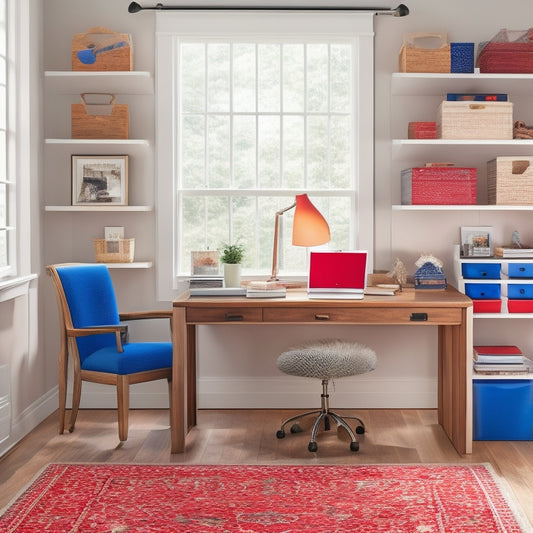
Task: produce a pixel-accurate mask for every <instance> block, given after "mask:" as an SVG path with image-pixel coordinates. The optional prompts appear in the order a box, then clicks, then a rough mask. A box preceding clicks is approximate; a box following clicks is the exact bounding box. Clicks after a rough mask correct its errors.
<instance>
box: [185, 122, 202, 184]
mask: <svg viewBox="0 0 533 533" xmlns="http://www.w3.org/2000/svg"><path fill="white" fill-rule="evenodd" d="M181 143H182V150H181V151H180V154H181V177H182V186H183V187H185V188H203V187H204V186H205V126H204V117H203V116H200V117H198V116H184V117H183V123H182V141H181Z"/></svg>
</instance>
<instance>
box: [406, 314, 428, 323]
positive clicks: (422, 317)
mask: <svg viewBox="0 0 533 533" xmlns="http://www.w3.org/2000/svg"><path fill="white" fill-rule="evenodd" d="M427 319H428V314H427V313H411V318H410V319H409V320H411V322H427Z"/></svg>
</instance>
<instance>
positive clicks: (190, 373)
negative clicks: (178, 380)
mask: <svg viewBox="0 0 533 533" xmlns="http://www.w3.org/2000/svg"><path fill="white" fill-rule="evenodd" d="M193 426H196V326H194V325H189V326H187V431H188V430H190V429H191V428H192V427H193Z"/></svg>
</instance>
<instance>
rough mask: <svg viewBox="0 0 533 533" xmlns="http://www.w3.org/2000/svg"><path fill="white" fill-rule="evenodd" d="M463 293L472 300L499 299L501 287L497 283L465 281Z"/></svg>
mask: <svg viewBox="0 0 533 533" xmlns="http://www.w3.org/2000/svg"><path fill="white" fill-rule="evenodd" d="M465 293H466V295H467V296H470V298H472V300H484V299H486V298H489V299H493V300H499V299H500V298H501V293H502V288H501V285H500V284H499V283H465Z"/></svg>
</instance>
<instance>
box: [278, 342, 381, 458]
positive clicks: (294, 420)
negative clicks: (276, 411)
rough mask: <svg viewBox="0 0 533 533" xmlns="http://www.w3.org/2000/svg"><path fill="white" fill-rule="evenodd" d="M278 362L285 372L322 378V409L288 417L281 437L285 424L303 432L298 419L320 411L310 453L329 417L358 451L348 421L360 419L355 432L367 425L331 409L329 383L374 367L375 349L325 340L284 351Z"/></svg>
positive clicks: (312, 436)
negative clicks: (343, 431) (321, 426)
mask: <svg viewBox="0 0 533 533" xmlns="http://www.w3.org/2000/svg"><path fill="white" fill-rule="evenodd" d="M277 365H278V368H279V369H280V370H281V371H282V372H284V373H285V374H290V375H292V376H302V377H309V378H317V379H320V380H322V395H321V402H320V403H321V407H320V409H315V410H314V411H307V412H305V413H302V414H299V415H296V416H293V417H291V418H289V419H287V420H285V421H284V422H283V423H282V424H281V429H279V430H278V432H277V433H276V436H277V437H278V439H282V438H283V437H285V426H287V425H288V424H292V425H291V428H290V431H291V433H299V432H300V431H301V429H300V426H299V425H298V422H299V420H301V419H302V418H304V417H306V416H309V415H314V414H318V417H317V419H316V420H315V423H314V425H313V429H312V431H311V440H310V441H309V445H308V447H307V448H308V450H309V451H310V452H316V451H317V449H318V445H317V443H316V435H317V433H318V429H319V427H320V423H321V422H322V420H323V421H324V429H325V430H329V429H330V418H332V419H333V420H334V421H335V422H337V424H338V425H339V426H342V427H343V428H344V429H346V431H347V432H348V435H349V436H350V439H351V442H350V450H351V451H353V452H356V451H357V450H359V443H358V442H357V441H356V438H355V434H354V432H353V430H352V428H351V427H350V426H349V424H348V422H346V420H347V419H351V420H355V421H357V423H358V425H357V427H356V429H355V433H357V434H359V435H361V434H363V433H364V432H365V425H364V423H363V421H362V420H361V419H360V418H357V417H355V416H345V417H342V416H340V415H339V414H337V413H335V412H333V411H331V410H330V408H329V394H328V383H329V380H330V379H335V378H342V377H345V376H355V375H358V374H364V373H366V372H370V371H372V370H374V369H375V368H376V365H377V357H376V353H375V352H374V350H372V349H371V348H369V347H368V346H364V345H363V344H359V343H357V342H348V341H342V340H337V339H325V340H319V341H314V342H312V343H309V344H304V345H302V346H299V347H295V348H292V349H290V350H288V351H286V352H283V353H282V354H281V355H280V356H279V357H278V362H277Z"/></svg>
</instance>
